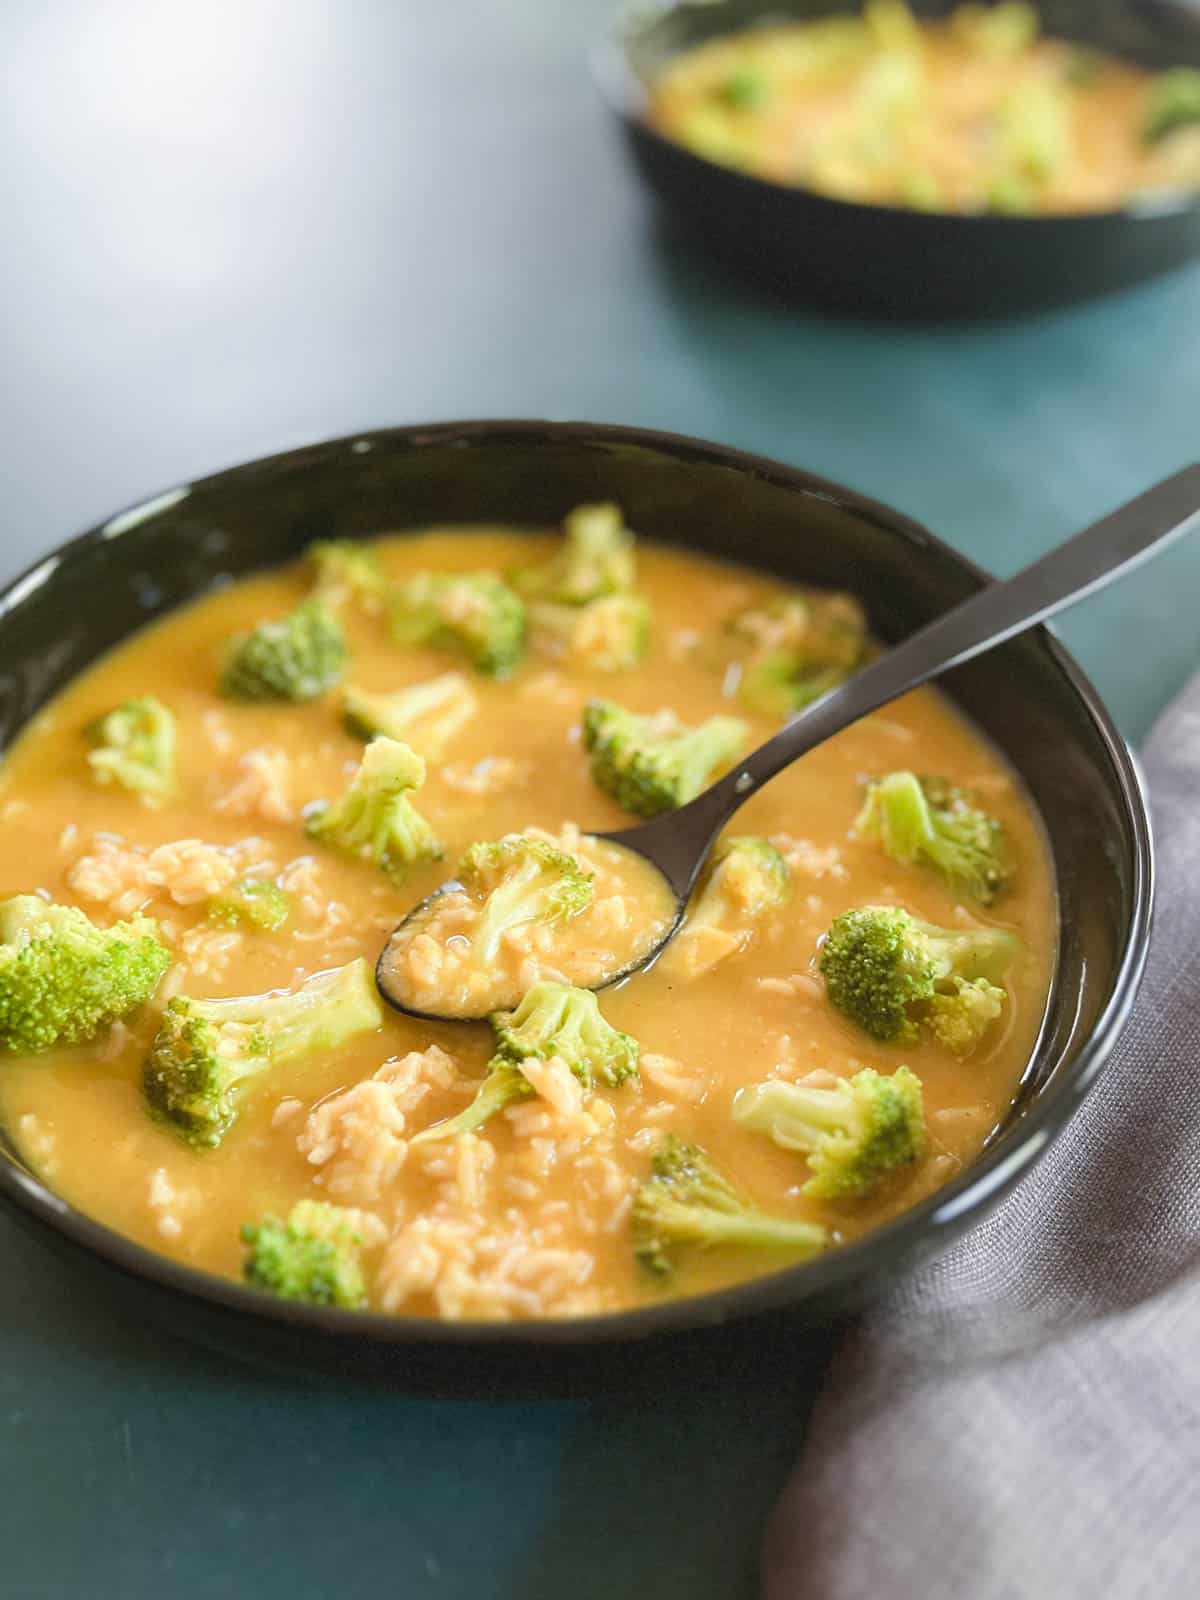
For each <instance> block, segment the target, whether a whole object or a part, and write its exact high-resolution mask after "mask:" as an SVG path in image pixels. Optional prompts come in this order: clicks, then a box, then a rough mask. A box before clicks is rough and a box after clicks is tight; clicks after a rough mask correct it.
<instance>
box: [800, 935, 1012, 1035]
mask: <svg viewBox="0 0 1200 1600" xmlns="http://www.w3.org/2000/svg"><path fill="white" fill-rule="evenodd" d="M1018 948H1019V946H1018V941H1017V939H1016V937H1015V935H1013V934H1011V933H1007V932H1005V931H1004V930H1003V929H1000V928H963V929H950V928H938V927H934V926H933V925H932V924H930V923H927V922H919V921H918V920H917V919H916V918H915V917H913V916H910V915H909V913H908V912H907V911H903V910H901V909H900V908H899V907H897V906H860V907H859V908H858V909H857V910H856V911H847V912H845V913H844V915H842V916H840V917H837V918H835V919H834V922H833V926H832V927H831V928H830V930H829V933H828V934H827V935H826V938H825V943H824V946H823V948H822V950H821V957H820V963H819V964H820V970H821V973H822V975H823V976H824V979H825V991H826V993H827V994H828V996H829V1000H830V1003H831V1004H832V1005H833V1006H835V1007H836V1009H837V1010H838V1011H841V1012H842V1013H843V1014H844V1015H845V1016H847V1017H849V1018H850V1020H851V1022H854V1023H856V1024H857V1025H858V1026H859V1027H860V1028H862V1029H863V1030H864V1031H865V1032H866V1033H869V1034H870V1035H871V1036H872V1037H873V1038H875V1039H884V1040H892V1041H900V1042H911V1041H913V1040H915V1039H917V1038H918V1037H919V1036H920V1034H921V1033H922V1031H924V1032H927V1033H929V1034H931V1035H932V1036H933V1037H934V1038H935V1039H938V1040H939V1041H940V1042H941V1043H942V1044H944V1045H946V1046H947V1048H949V1049H951V1050H953V1051H954V1052H955V1054H956V1055H967V1054H968V1053H969V1052H970V1051H971V1050H973V1049H974V1047H975V1046H976V1045H977V1044H978V1042H979V1040H980V1038H981V1037H982V1035H983V1033H984V1031H985V1029H986V1028H987V1026H988V1024H989V1023H990V1022H992V1021H994V1020H995V1018H996V1017H997V1016H998V1015H999V1013H1000V1010H1001V1008H1002V1007H1003V1003H1004V1000H1005V998H1006V996H1005V991H1004V989H1003V988H1002V987H1000V985H1001V984H1002V982H1003V979H1004V974H1005V972H1006V971H1007V970H1008V967H1009V965H1010V963H1011V962H1012V960H1013V957H1014V956H1015V955H1016V953H1017V950H1018Z"/></svg>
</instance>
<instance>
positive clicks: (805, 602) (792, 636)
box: [726, 589, 871, 717]
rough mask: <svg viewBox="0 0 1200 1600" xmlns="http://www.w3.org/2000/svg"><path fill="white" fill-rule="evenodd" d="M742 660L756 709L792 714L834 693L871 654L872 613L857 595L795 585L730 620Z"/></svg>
mask: <svg viewBox="0 0 1200 1600" xmlns="http://www.w3.org/2000/svg"><path fill="white" fill-rule="evenodd" d="M726 626H727V632H728V633H729V635H730V636H731V638H732V640H733V642H734V644H735V646H737V647H738V648H739V649H741V650H744V648H745V647H746V646H749V654H748V655H746V656H744V659H743V660H742V662H741V669H742V670H741V678H740V680H739V683H738V696H739V698H740V699H741V700H742V702H743V703H744V704H745V705H747V706H749V707H750V709H751V710H752V711H757V712H759V713H760V714H761V715H763V716H768V717H788V716H792V715H794V714H795V713H796V712H797V711H802V710H803V709H804V707H805V706H807V705H811V704H812V702H813V701H814V700H819V699H820V698H821V696H822V695H826V694H829V693H830V691H831V690H833V689H836V688H837V687H838V685H839V684H842V683H845V681H846V679H847V678H848V677H850V675H851V674H852V673H854V672H856V671H857V670H858V668H859V667H861V666H862V665H863V663H864V662H865V661H866V660H867V657H868V656H869V654H870V649H871V640H870V636H869V634H868V632H867V619H866V614H865V613H864V611H863V609H862V607H861V606H860V605H859V603H858V601H857V600H855V599H854V598H853V597H852V596H851V595H847V594H839V593H836V592H833V593H827V592H825V591H823V590H819V589H804V590H795V591H793V592H792V593H790V594H787V595H785V596H784V597H783V598H782V599H780V600H776V601H774V602H772V603H771V604H770V605H766V606H751V607H749V608H747V609H746V610H744V611H740V612H739V613H738V614H737V615H736V616H735V617H733V618H732V620H731V621H730V622H729V623H728V624H727V625H726Z"/></svg>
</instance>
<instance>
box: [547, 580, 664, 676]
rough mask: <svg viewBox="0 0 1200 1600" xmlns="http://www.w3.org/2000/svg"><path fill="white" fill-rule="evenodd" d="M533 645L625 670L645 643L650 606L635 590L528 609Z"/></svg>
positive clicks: (589, 664)
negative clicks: (583, 601)
mask: <svg viewBox="0 0 1200 1600" xmlns="http://www.w3.org/2000/svg"><path fill="white" fill-rule="evenodd" d="M529 624H530V630H531V633H532V637H533V644H534V648H535V649H537V650H541V651H543V652H544V653H545V654H546V655H551V656H555V657H559V658H562V657H565V658H567V659H569V660H570V661H572V662H574V663H576V664H577V665H578V666H581V667H593V668H595V670H596V671H598V672H628V671H630V670H631V668H633V667H636V666H637V665H638V664H639V663H640V662H641V660H642V657H643V656H644V655H645V654H646V647H647V646H648V644H649V643H650V606H649V604H648V603H647V602H646V601H645V600H644V599H643V598H642V596H641V595H640V594H610V595H606V596H605V597H604V598H603V599H600V600H592V601H589V603H588V604H587V605H585V606H563V605H550V604H548V603H544V602H540V601H539V602H537V603H535V604H534V605H531V606H530V608H529Z"/></svg>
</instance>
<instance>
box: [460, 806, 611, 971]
mask: <svg viewBox="0 0 1200 1600" xmlns="http://www.w3.org/2000/svg"><path fill="white" fill-rule="evenodd" d="M458 880H459V882H460V883H461V884H462V886H463V888H464V889H466V890H467V891H468V893H470V894H472V895H474V896H475V897H476V898H479V899H482V900H483V902H484V904H483V908H482V910H481V912H480V915H479V921H478V923H477V924H476V925H475V928H474V931H473V932H472V934H471V941H472V945H473V951H472V955H473V958H474V961H475V964H476V965H477V966H483V967H486V966H490V965H491V964H492V963H493V962H494V961H495V959H496V955H497V952H498V951H499V949H500V941H501V939H502V938H503V937H504V935H505V934H506V933H507V932H508V931H509V930H510V929H511V928H519V927H522V926H524V925H525V924H526V923H529V922H544V923H556V922H566V921H568V920H569V919H570V918H571V917H577V916H578V915H579V913H580V912H581V911H586V910H587V908H588V906H590V905H591V903H592V899H593V897H594V895H595V893H596V887H595V883H594V882H593V879H592V874H591V873H590V872H588V871H586V870H585V868H583V867H582V866H580V864H579V862H578V861H577V860H576V859H575V857H574V856H572V855H568V854H567V852H566V851H565V850H560V849H558V848H557V846H555V845H553V844H551V843H549V841H547V840H545V839H539V838H537V837H536V836H535V835H532V834H527V833H509V834H506V835H505V836H504V838H503V839H495V840H489V841H486V842H481V843H478V844H473V845H472V846H471V847H470V849H469V850H468V851H467V852H466V854H465V855H464V856H463V858H462V860H461V861H460V862H459V865H458Z"/></svg>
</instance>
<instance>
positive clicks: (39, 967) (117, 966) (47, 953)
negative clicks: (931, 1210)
mask: <svg viewBox="0 0 1200 1600" xmlns="http://www.w3.org/2000/svg"><path fill="white" fill-rule="evenodd" d="M170 964H171V958H170V956H169V955H168V953H167V951H166V950H165V949H164V947H163V945H162V944H161V943H160V942H159V938H158V925H157V923H155V922H154V921H152V920H151V919H150V918H149V917H134V918H133V919H132V920H131V921H129V922H116V923H114V924H113V926H112V927H111V928H97V927H96V926H95V924H94V923H93V922H91V921H90V920H89V919H88V918H87V917H86V916H85V915H84V914H83V912H82V911H78V910H76V908H75V907H74V906H59V905H51V904H50V903H49V902H47V901H45V900H42V899H41V898H40V897H39V896H38V895H34V894H19V895H14V896H13V897H12V899H9V900H5V901H2V902H0V1048H3V1049H5V1050H11V1051H12V1052H13V1054H14V1055H24V1056H28V1055H36V1054H38V1053H39V1052H40V1051H42V1050H50V1049H53V1047H54V1046H55V1045H66V1044H81V1043H84V1042H85V1041H86V1040H88V1039H93V1038H95V1036H96V1034H97V1033H99V1032H100V1030H101V1029H102V1028H104V1027H106V1026H107V1024H108V1023H110V1022H116V1021H118V1020H119V1019H120V1018H121V1017H125V1016H128V1015H129V1013H130V1012H131V1011H134V1010H136V1009H137V1007H138V1006H140V1005H141V1004H142V1003H143V1001H145V1000H148V999H149V998H150V996H151V995H152V994H153V993H154V991H155V989H156V988H157V987H158V983H159V979H160V978H161V977H162V975H163V973H164V972H165V971H166V970H167V968H168V967H169V966H170Z"/></svg>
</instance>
